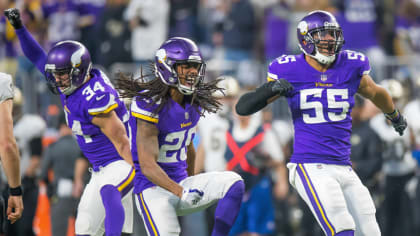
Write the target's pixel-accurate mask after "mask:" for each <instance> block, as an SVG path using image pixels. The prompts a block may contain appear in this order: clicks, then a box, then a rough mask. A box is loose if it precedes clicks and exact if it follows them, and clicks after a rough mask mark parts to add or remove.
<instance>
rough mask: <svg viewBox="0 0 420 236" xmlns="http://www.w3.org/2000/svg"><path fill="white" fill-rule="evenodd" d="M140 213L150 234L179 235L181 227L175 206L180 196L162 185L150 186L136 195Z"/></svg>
mask: <svg viewBox="0 0 420 236" xmlns="http://www.w3.org/2000/svg"><path fill="white" fill-rule="evenodd" d="M135 201H136V207H137V211H138V212H139V213H140V215H141V217H142V219H143V223H144V225H145V228H146V231H147V234H148V235H149V236H158V235H165V236H178V235H179V234H180V233H181V227H180V225H179V222H178V216H177V214H176V211H175V206H176V205H177V204H178V202H179V198H178V197H177V196H175V195H174V194H172V193H171V192H169V191H167V190H165V189H163V188H161V187H150V188H148V189H145V190H144V191H143V192H141V193H139V194H136V195H135Z"/></svg>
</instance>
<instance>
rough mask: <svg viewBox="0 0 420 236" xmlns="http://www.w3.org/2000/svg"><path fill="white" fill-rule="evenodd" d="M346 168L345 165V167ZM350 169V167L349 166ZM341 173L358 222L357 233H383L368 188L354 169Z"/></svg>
mask: <svg viewBox="0 0 420 236" xmlns="http://www.w3.org/2000/svg"><path fill="white" fill-rule="evenodd" d="M343 168H344V167H343ZM347 169H348V168H347ZM345 170H346V169H343V171H341V174H342V176H343V178H342V179H343V180H344V181H345V183H344V185H343V186H345V187H343V193H344V196H345V198H346V201H347V205H348V208H349V211H350V213H351V215H352V216H353V219H354V221H355V223H356V233H355V235H369V236H378V235H381V232H380V229H379V225H378V222H377V221H376V217H375V212H376V209H375V205H374V203H373V200H372V197H371V196H370V193H369V191H368V189H367V188H366V187H365V186H364V185H363V184H362V182H361V181H360V179H359V177H358V176H357V174H356V173H355V172H354V171H345Z"/></svg>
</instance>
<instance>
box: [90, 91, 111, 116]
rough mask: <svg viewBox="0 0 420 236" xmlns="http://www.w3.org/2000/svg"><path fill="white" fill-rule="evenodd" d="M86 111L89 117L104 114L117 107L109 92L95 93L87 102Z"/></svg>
mask: <svg viewBox="0 0 420 236" xmlns="http://www.w3.org/2000/svg"><path fill="white" fill-rule="evenodd" d="M87 106H88V107H87V110H88V113H89V115H90V116H96V115H99V114H106V113H109V112H111V111H112V110H114V109H115V108H117V107H118V103H117V101H116V99H115V95H113V94H112V93H109V92H102V93H95V95H94V96H93V97H92V98H91V99H90V100H89V101H88V103H87Z"/></svg>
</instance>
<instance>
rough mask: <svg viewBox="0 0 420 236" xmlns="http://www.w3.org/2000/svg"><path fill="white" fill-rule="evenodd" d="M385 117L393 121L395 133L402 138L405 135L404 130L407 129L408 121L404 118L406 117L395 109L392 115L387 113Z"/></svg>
mask: <svg viewBox="0 0 420 236" xmlns="http://www.w3.org/2000/svg"><path fill="white" fill-rule="evenodd" d="M385 117H386V118H387V119H388V120H389V121H391V123H392V126H394V129H395V131H397V132H398V133H399V134H400V136H402V135H403V134H404V130H405V129H406V128H407V120H406V119H405V118H404V116H403V115H401V113H400V112H399V111H398V110H397V109H395V110H394V111H393V112H391V113H385Z"/></svg>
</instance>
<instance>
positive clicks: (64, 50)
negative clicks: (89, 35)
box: [45, 40, 92, 95]
mask: <svg viewBox="0 0 420 236" xmlns="http://www.w3.org/2000/svg"><path fill="white" fill-rule="evenodd" d="M91 69H92V61H91V59H90V54H89V51H88V50H87V48H86V47H85V46H84V45H83V44H81V43H79V42H77V41H71V40H67V41H61V42H58V43H57V44H55V45H54V46H53V47H52V48H51V50H50V51H49V52H48V57H47V63H46V64H45V75H46V77H47V82H48V84H49V87H50V89H52V90H53V92H55V93H57V92H58V90H60V91H61V92H62V93H63V94H65V95H70V94H71V93H73V92H74V90H76V89H77V88H78V87H79V86H81V85H82V84H83V83H85V82H86V80H87V79H88V78H89V74H90V70H91ZM64 74H68V76H69V77H68V81H69V83H63V81H59V82H57V81H56V79H55V76H57V75H58V76H60V75H64ZM66 82H67V81H66Z"/></svg>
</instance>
